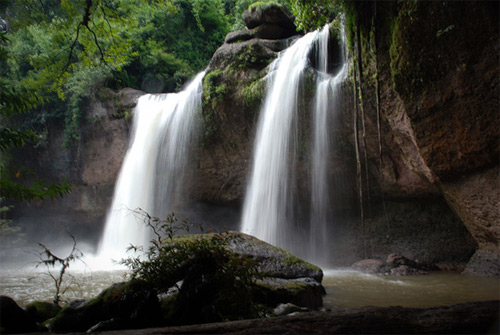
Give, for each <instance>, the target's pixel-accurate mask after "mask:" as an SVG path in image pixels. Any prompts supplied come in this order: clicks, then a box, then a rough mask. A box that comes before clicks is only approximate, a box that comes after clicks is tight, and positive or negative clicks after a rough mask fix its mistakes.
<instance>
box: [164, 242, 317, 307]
mask: <svg viewBox="0 0 500 335" xmlns="http://www.w3.org/2000/svg"><path fill="white" fill-rule="evenodd" d="M225 236H226V237H225V238H226V239H227V241H228V244H227V250H228V251H229V255H231V256H230V257H233V258H236V259H238V258H240V259H243V260H251V261H252V262H251V263H248V261H246V262H245V263H244V264H246V266H247V265H248V264H254V266H255V270H254V276H255V277H254V279H255V281H254V283H253V284H252V285H250V286H249V287H247V289H248V290H249V291H248V294H250V295H251V296H250V297H247V298H248V299H249V300H248V301H250V302H251V303H253V304H255V305H263V306H266V307H267V308H268V309H269V308H274V307H275V306H276V305H278V304H280V303H293V304H295V305H298V306H301V307H307V308H312V309H315V308H318V307H321V306H322V304H323V302H322V301H323V299H322V297H323V295H324V294H325V290H324V288H323V286H322V285H321V281H322V278H323V271H322V270H321V268H319V267H318V266H316V265H313V264H311V263H308V262H306V261H304V260H302V259H300V258H298V257H296V256H294V255H292V254H291V253H289V252H287V251H285V250H283V249H280V248H277V247H275V246H273V245H270V244H268V243H266V242H264V241H261V240H259V239H257V238H255V237H253V236H250V235H246V234H243V233H239V232H228V233H226V235H225ZM213 238H214V234H201V235H186V236H181V237H178V238H176V239H175V240H174V241H193V240H199V241H202V240H205V241H210V240H211V239H213ZM242 264H243V263H242ZM212 289H214V287H212ZM197 290H200V288H199V287H198V288H197ZM179 299H182V289H181V292H180V294H179ZM184 304H185V302H184V303H183V305H184ZM198 305H199V304H198ZM247 312H250V311H247ZM254 312H255V311H254Z"/></svg>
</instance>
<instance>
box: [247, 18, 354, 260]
mask: <svg viewBox="0 0 500 335" xmlns="http://www.w3.org/2000/svg"><path fill="white" fill-rule="evenodd" d="M329 30H330V27H329V26H326V27H324V28H323V29H322V30H321V31H315V32H312V33H309V34H307V35H305V36H304V37H302V38H300V39H299V40H297V41H296V42H295V43H294V44H293V45H292V46H290V47H289V48H288V49H286V50H285V51H283V52H282V53H281V54H280V55H279V57H278V59H276V60H275V61H274V62H273V63H272V65H271V69H270V73H269V76H270V79H269V83H268V90H267V93H266V100H265V103H264V105H263V107H262V110H261V113H260V118H259V123H258V130H257V136H256V139H255V147H254V159H253V168H252V174H251V177H250V180H249V183H248V188H247V193H246V197H245V202H244V208H243V214H242V230H243V232H245V233H248V234H251V235H254V236H256V237H258V238H260V239H262V240H264V241H266V242H269V243H271V244H274V245H277V246H279V247H283V248H285V249H287V250H289V251H291V252H293V253H295V254H297V255H298V256H301V257H305V258H306V259H308V260H310V261H312V262H315V263H324V262H325V261H326V260H325V259H324V257H322V255H324V254H325V250H327V249H328V246H327V243H328V240H329V236H328V233H327V226H328V225H329V224H331V221H332V217H331V215H330V213H329V210H328V208H329V207H331V204H330V203H329V191H330V190H329V180H328V173H327V172H328V168H329V166H328V164H329V163H330V162H329V152H330V147H329V142H330V141H331V134H330V129H331V117H332V113H334V110H332V106H335V101H334V99H335V97H336V95H337V91H338V90H339V87H340V84H341V83H342V82H343V80H344V79H345V76H346V74H347V65H346V64H345V62H344V65H343V66H342V68H341V70H340V71H339V73H338V74H337V75H336V76H334V77H332V76H330V75H329V74H328V73H327V69H328V67H329V64H328V42H329V39H330V36H329ZM313 48H317V52H316V54H317V55H318V60H317V63H318V64H317V73H316V74H317V81H316V96H315V107H314V111H313V116H312V118H313V130H312V136H313V147H312V160H311V162H310V164H311V171H312V173H311V207H310V213H309V215H308V217H309V218H310V225H309V231H307V230H304V224H303V223H298V224H296V222H295V221H297V220H298V218H297V217H295V213H296V208H295V207H296V206H297V204H296V199H294V194H295V192H302V190H295V189H293V187H294V186H293V185H295V181H294V180H293V179H294V178H295V175H296V171H295V166H296V165H297V160H298V157H297V156H298V155H297V147H298V145H300V144H298V142H299V138H298V122H299V115H298V113H299V106H298V104H299V98H298V96H299V90H300V88H301V85H303V84H304V83H305V80H306V78H305V77H306V76H305V72H306V70H310V69H311V63H310V59H309V57H310V55H311V51H312V49H313ZM306 100H307V98H306ZM307 236H309V238H307Z"/></svg>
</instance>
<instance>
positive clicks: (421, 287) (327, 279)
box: [0, 268, 500, 308]
mask: <svg viewBox="0 0 500 335" xmlns="http://www.w3.org/2000/svg"><path fill="white" fill-rule="evenodd" d="M324 274H325V276H324V279H323V285H324V287H325V289H326V292H327V295H326V296H325V297H324V299H323V302H324V305H325V307H327V308H328V307H334V306H340V307H360V306H404V307H433V306H441V305H451V304H457V303H462V302H469V301H484V300H500V279H496V278H482V277H472V276H467V275H463V274H459V273H446V272H444V273H443V272H438V273H431V274H429V275H424V276H406V277H390V276H379V275H369V274H364V273H361V272H358V271H352V270H342V269H336V270H325V271H324ZM125 276H126V271H125V270H113V271H90V270H88V269H87V270H84V271H72V272H70V273H69V275H68V274H67V275H65V280H64V283H65V286H64V287H65V288H66V292H65V293H64V294H63V295H62V298H63V301H70V300H74V299H89V298H92V297H94V296H96V295H97V294H99V293H100V292H101V291H102V290H103V289H105V288H106V287H108V286H109V285H111V284H112V283H115V282H120V281H123V280H124V278H125ZM54 293H55V286H54V282H53V280H52V278H50V277H49V276H48V275H47V273H46V272H44V271H43V270H40V269H38V270H33V269H27V268H18V269H15V268H14V269H9V270H2V271H1V272H0V295H7V296H10V297H12V298H13V299H14V300H16V301H17V303H18V304H19V305H20V306H23V307H24V306H26V304H28V303H30V302H31V301H35V300H45V301H51V300H52V299H53V296H54Z"/></svg>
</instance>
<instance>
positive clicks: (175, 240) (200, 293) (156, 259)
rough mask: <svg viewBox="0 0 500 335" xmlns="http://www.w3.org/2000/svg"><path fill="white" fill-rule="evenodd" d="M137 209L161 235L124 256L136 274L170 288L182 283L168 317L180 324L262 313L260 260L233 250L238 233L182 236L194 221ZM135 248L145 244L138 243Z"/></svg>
mask: <svg viewBox="0 0 500 335" xmlns="http://www.w3.org/2000/svg"><path fill="white" fill-rule="evenodd" d="M135 214H136V215H137V216H138V217H139V218H140V219H142V220H143V221H144V222H145V224H146V225H147V226H148V227H150V228H151V229H152V230H153V233H154V235H155V238H154V239H153V240H152V241H151V246H150V247H149V248H148V249H147V251H146V252H145V255H144V257H145V258H144V259H142V258H141V256H137V257H130V258H128V259H125V260H122V263H123V264H125V265H127V266H128V267H129V268H130V269H131V270H132V276H133V278H140V279H143V280H145V281H146V282H148V283H150V284H152V285H153V287H154V288H155V289H157V290H158V291H159V292H168V291H169V289H171V288H172V287H177V283H179V282H180V281H182V284H180V287H178V290H179V293H178V295H177V297H176V298H175V302H174V307H173V308H172V309H171V312H170V315H169V316H168V319H169V320H170V321H171V322H174V323H178V324H186V323H201V322H214V321H224V320H234V319H238V318H243V317H245V318H248V317H255V316H257V315H258V314H257V312H258V311H257V309H256V306H254V305H253V304H252V297H251V293H252V292H251V288H252V285H253V283H254V280H255V279H254V278H255V275H256V264H255V263H254V261H252V260H251V259H247V258H243V257H238V256H236V255H234V254H233V253H231V252H230V251H229V250H228V247H229V246H230V245H231V243H232V242H234V239H235V238H237V237H235V236H234V235H230V234H227V233H212V234H206V235H191V236H179V237H176V236H175V235H176V234H177V233H178V232H179V231H187V232H189V229H190V225H189V224H188V223H187V222H185V221H183V222H178V220H177V218H176V217H175V216H174V214H172V215H169V216H168V217H167V218H166V219H159V218H156V217H151V216H150V215H149V214H148V213H146V212H144V211H143V210H140V209H137V210H136V211H135ZM130 249H131V250H139V249H140V248H139V247H135V246H132V247H131V248H130Z"/></svg>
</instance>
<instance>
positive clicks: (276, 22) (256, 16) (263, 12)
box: [243, 4, 297, 40]
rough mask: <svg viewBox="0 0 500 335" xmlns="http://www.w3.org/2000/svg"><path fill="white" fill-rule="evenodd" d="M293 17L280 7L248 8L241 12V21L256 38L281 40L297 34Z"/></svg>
mask: <svg viewBox="0 0 500 335" xmlns="http://www.w3.org/2000/svg"><path fill="white" fill-rule="evenodd" d="M294 20H295V18H294V17H293V15H292V14H291V13H290V12H289V11H288V10H287V9H286V8H285V7H284V6H282V5H277V4H262V5H258V6H255V5H254V6H250V8H249V9H248V10H246V11H244V12H243V21H244V22H245V25H246V26H247V28H248V29H251V31H252V33H253V34H254V36H255V37H256V38H262V39H272V40H276V39H283V38H288V37H291V36H294V35H296V34H297V32H296V30H295V25H294V24H293V21H294Z"/></svg>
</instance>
